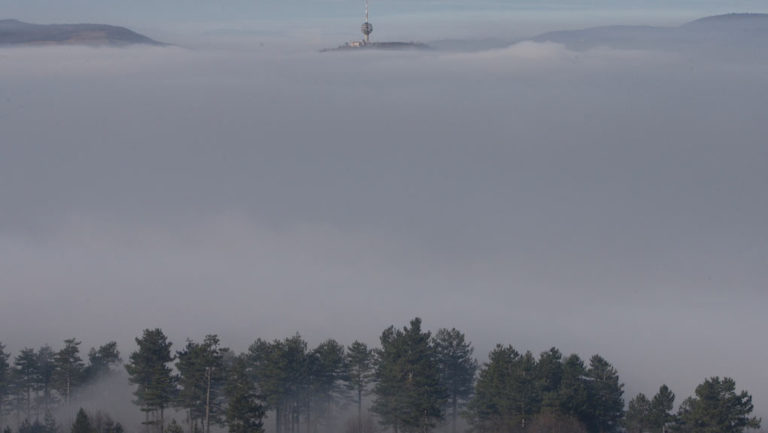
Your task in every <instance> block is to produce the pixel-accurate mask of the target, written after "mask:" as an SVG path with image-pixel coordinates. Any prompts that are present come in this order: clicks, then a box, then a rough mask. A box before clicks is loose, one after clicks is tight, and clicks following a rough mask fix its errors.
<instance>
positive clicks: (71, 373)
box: [55, 338, 83, 405]
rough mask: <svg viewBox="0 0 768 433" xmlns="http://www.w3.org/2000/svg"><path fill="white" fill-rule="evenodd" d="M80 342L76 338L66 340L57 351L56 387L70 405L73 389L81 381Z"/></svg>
mask: <svg viewBox="0 0 768 433" xmlns="http://www.w3.org/2000/svg"><path fill="white" fill-rule="evenodd" d="M79 346H80V342H79V341H77V340H76V339H74V338H70V339H67V340H64V347H63V348H62V349H61V350H59V351H58V353H56V357H55V361H56V377H55V382H56V388H57V390H58V392H59V393H60V394H61V395H62V396H63V397H64V402H65V403H66V404H67V405H69V404H70V402H71V401H72V390H73V388H74V387H75V386H77V384H78V383H79V381H80V378H81V375H82V372H83V360H82V359H81V358H80V347H79Z"/></svg>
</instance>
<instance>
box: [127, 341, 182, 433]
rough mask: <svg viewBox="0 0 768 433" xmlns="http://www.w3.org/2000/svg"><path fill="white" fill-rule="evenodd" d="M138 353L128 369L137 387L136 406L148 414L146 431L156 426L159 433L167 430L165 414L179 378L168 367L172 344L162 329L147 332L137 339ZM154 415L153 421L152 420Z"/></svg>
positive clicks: (132, 354) (131, 360)
mask: <svg viewBox="0 0 768 433" xmlns="http://www.w3.org/2000/svg"><path fill="white" fill-rule="evenodd" d="M136 344H137V345H138V346H139V349H138V350H137V351H135V352H133V353H131V356H130V357H129V362H128V364H126V366H125V369H126V370H127V371H128V375H129V380H130V382H131V383H132V384H134V385H136V391H135V392H134V395H135V396H136V404H138V405H139V406H140V407H141V410H142V411H144V412H145V413H146V414H147V419H146V421H145V423H146V425H147V427H148V428H149V426H150V425H155V426H157V428H158V431H159V432H160V433H163V430H164V427H165V419H164V412H165V409H166V408H168V407H169V406H170V404H171V402H172V401H173V400H174V398H175V394H176V377H175V376H174V375H173V372H172V370H171V367H170V366H169V364H170V363H171V362H172V361H173V359H174V358H173V356H172V355H171V345H172V343H171V342H170V341H168V338H167V337H166V336H165V334H163V331H162V330H160V329H146V330H144V333H143V335H142V336H141V337H140V338H136ZM150 415H152V419H150Z"/></svg>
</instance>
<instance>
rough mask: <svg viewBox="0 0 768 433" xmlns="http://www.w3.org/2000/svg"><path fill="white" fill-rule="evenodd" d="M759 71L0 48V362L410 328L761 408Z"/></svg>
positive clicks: (570, 54) (573, 57) (590, 54)
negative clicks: (570, 359)
mask: <svg viewBox="0 0 768 433" xmlns="http://www.w3.org/2000/svg"><path fill="white" fill-rule="evenodd" d="M766 77H768V74H766V65H765V64H763V63H760V62H751V63H750V67H748V68H747V67H741V66H740V65H739V64H736V63H723V62H720V61H717V60H714V59H710V58H707V57H695V58H690V57H686V56H684V55H679V54H675V53H669V52H666V53H662V52H657V51H622V50H615V49H605V48H604V49H594V50H587V51H581V52H575V51H569V50H567V49H566V48H564V47H563V46H560V45H556V44H551V43H532V42H527V43H522V44H518V45H515V46H512V47H509V48H506V49H499V50H490V51H484V52H478V53H446V52H441V51H429V52H395V53H318V52H316V51H312V50H307V49H303V48H301V47H299V46H298V45H293V46H291V47H288V48H285V47H280V49H276V48H273V47H271V46H269V45H267V46H266V47H259V46H255V48H254V49H252V50H242V49H238V50H232V51H227V50H215V51H212V50H188V49H182V48H131V49H121V50H116V49H106V48H99V49H94V48H30V49H4V50H2V51H0V130H1V132H0V134H2V145H0V151H1V152H2V158H0V201H2V203H3V206H2V213H0V288H2V291H3V302H2V304H1V305H0V328H2V329H6V330H15V331H13V332H11V331H8V332H6V333H5V334H4V335H3V336H2V339H3V341H4V342H6V343H8V345H9V347H10V348H12V349H14V350H18V349H19V348H20V347H21V346H23V345H30V346H32V345H40V344H43V343H51V344H56V343H57V342H58V341H60V340H62V339H64V338H68V337H71V336H78V337H80V338H82V339H83V340H85V342H86V345H96V344H101V343H103V342H105V341H107V340H111V339H117V340H118V341H119V342H120V343H121V345H122V347H121V348H122V350H123V351H124V352H128V351H130V350H131V346H130V345H131V343H132V341H131V339H132V338H133V337H134V336H136V335H138V334H139V333H140V331H141V329H143V328H146V327H156V326H159V327H162V328H164V329H165V330H166V331H168V333H169V334H170V335H171V337H172V339H173V341H175V342H176V343H177V344H181V343H182V341H183V339H184V338H187V337H191V338H201V337H202V336H203V335H204V334H206V333H218V334H220V335H221V337H222V339H223V341H224V342H225V343H226V344H228V345H231V346H233V347H234V348H236V349H238V350H242V349H244V348H245V347H246V346H247V345H248V344H249V343H250V342H251V341H252V340H253V339H255V338H257V337H264V338H278V337H283V336H287V335H290V334H293V333H294V332H295V331H300V332H302V334H304V335H306V336H307V337H308V339H310V341H311V342H318V341H320V339H322V338H326V337H335V338H338V339H339V340H340V341H342V342H344V343H350V342H351V341H352V340H353V339H355V338H357V339H361V340H365V341H368V342H371V343H374V342H375V341H376V338H377V335H378V333H379V332H380V331H381V330H382V329H383V328H384V327H386V326H388V325H390V324H393V323H394V324H403V323H405V322H406V321H407V320H408V319H410V318H411V317H413V316H416V315H418V316H421V317H423V318H424V320H425V325H426V326H428V327H431V328H437V327H443V326H447V327H450V326H456V327H458V328H460V329H462V330H464V331H465V332H466V333H467V334H468V337H469V338H471V339H472V340H473V341H474V342H475V344H476V346H477V347H478V354H479V355H480V357H481V358H482V357H484V354H485V353H486V352H487V350H489V349H490V348H491V347H492V345H493V344H494V343H496V342H502V343H511V344H514V345H515V346H517V347H518V348H520V349H523V350H524V349H532V350H534V351H540V350H545V349H547V348H548V347H549V346H552V345H556V346H558V347H560V348H561V349H563V351H566V352H571V351H576V352H579V353H581V354H583V355H589V354H591V353H594V352H600V353H601V354H602V355H603V356H605V357H606V358H607V359H609V360H611V361H612V362H613V363H615V364H616V366H617V368H618V369H619V371H620V373H621V374H622V377H623V379H624V380H625V381H626V382H627V384H628V393H630V394H634V393H635V392H639V391H642V392H645V393H647V394H648V393H652V392H654V390H655V389H657V387H658V386H659V385H660V384H661V383H663V382H666V383H668V384H669V385H670V386H671V387H672V388H673V390H674V391H675V392H676V393H677V394H678V395H679V396H680V397H683V396H685V395H688V394H690V393H691V392H692V390H693V387H694V386H695V384H697V383H698V382H700V381H701V380H702V379H703V378H705V377H707V376H712V375H721V376H722V375H726V376H733V377H735V378H736V380H737V383H738V385H739V386H741V387H744V388H747V389H749V390H750V391H751V392H753V394H754V395H755V403H756V405H757V407H758V409H759V410H760V411H762V412H763V413H765V408H766V407H768V406H766V405H765V404H766V403H765V401H766V399H768V382H766V377H765V375H764V374H763V372H762V370H761V369H760V367H759V366H761V365H762V364H763V363H762V362H760V361H759V360H761V359H764V358H765V357H766V356H768V352H766V350H765V349H763V348H762V345H760V344H755V343H756V341H759V340H760V337H759V331H760V329H762V328H763V327H764V326H765V319H764V314H762V313H763V312H762V311H761V307H762V306H764V305H765V304H766V301H768V299H767V298H766V296H768V294H767V293H766V291H765V283H766V281H767V279H768V272H767V271H766V269H768V267H766V266H765V265H766V259H767V258H768V247H766V245H768V242H766V241H768V239H767V237H768V232H767V231H766V230H765V221H766V217H768V202H766V200H765V198H764V197H765V192H764V190H765V185H766V184H768V175H767V174H766V170H765V164H766V162H768V154H766V150H765V145H764V137H765V135H766V132H768V131H767V130H766V125H765V122H764V121H763V120H762V118H761V116H760V115H759V113H763V112H764V111H765V108H766V105H765V104H766V102H765V101H766V100H768V99H766V96H768V95H766V90H765V89H768V83H767V82H766V80H768V79H767V78H766Z"/></svg>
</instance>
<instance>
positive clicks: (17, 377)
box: [13, 347, 38, 420]
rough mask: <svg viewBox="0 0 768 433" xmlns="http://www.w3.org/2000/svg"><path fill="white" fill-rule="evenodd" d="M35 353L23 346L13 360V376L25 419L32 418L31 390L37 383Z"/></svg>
mask: <svg viewBox="0 0 768 433" xmlns="http://www.w3.org/2000/svg"><path fill="white" fill-rule="evenodd" d="M37 374H38V368H37V354H36V353H35V351H34V350H33V349H30V348H28V347H25V348H24V349H22V350H21V352H19V354H18V356H16V359H15V360H14V362H13V376H14V382H15V385H16V392H17V395H18V401H19V403H20V405H23V409H22V408H21V407H19V409H20V410H24V413H25V419H26V420H31V419H32V392H33V391H34V390H35V386H36V385H37V383H38V379H37Z"/></svg>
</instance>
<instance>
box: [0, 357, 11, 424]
mask: <svg viewBox="0 0 768 433" xmlns="http://www.w3.org/2000/svg"><path fill="white" fill-rule="evenodd" d="M10 358H11V355H9V354H8V353H6V352H5V345H3V343H0V428H1V427H4V426H5V418H4V417H5V411H6V404H5V402H6V401H7V400H8V394H9V392H10V390H11V365H10V363H9V360H10Z"/></svg>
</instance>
